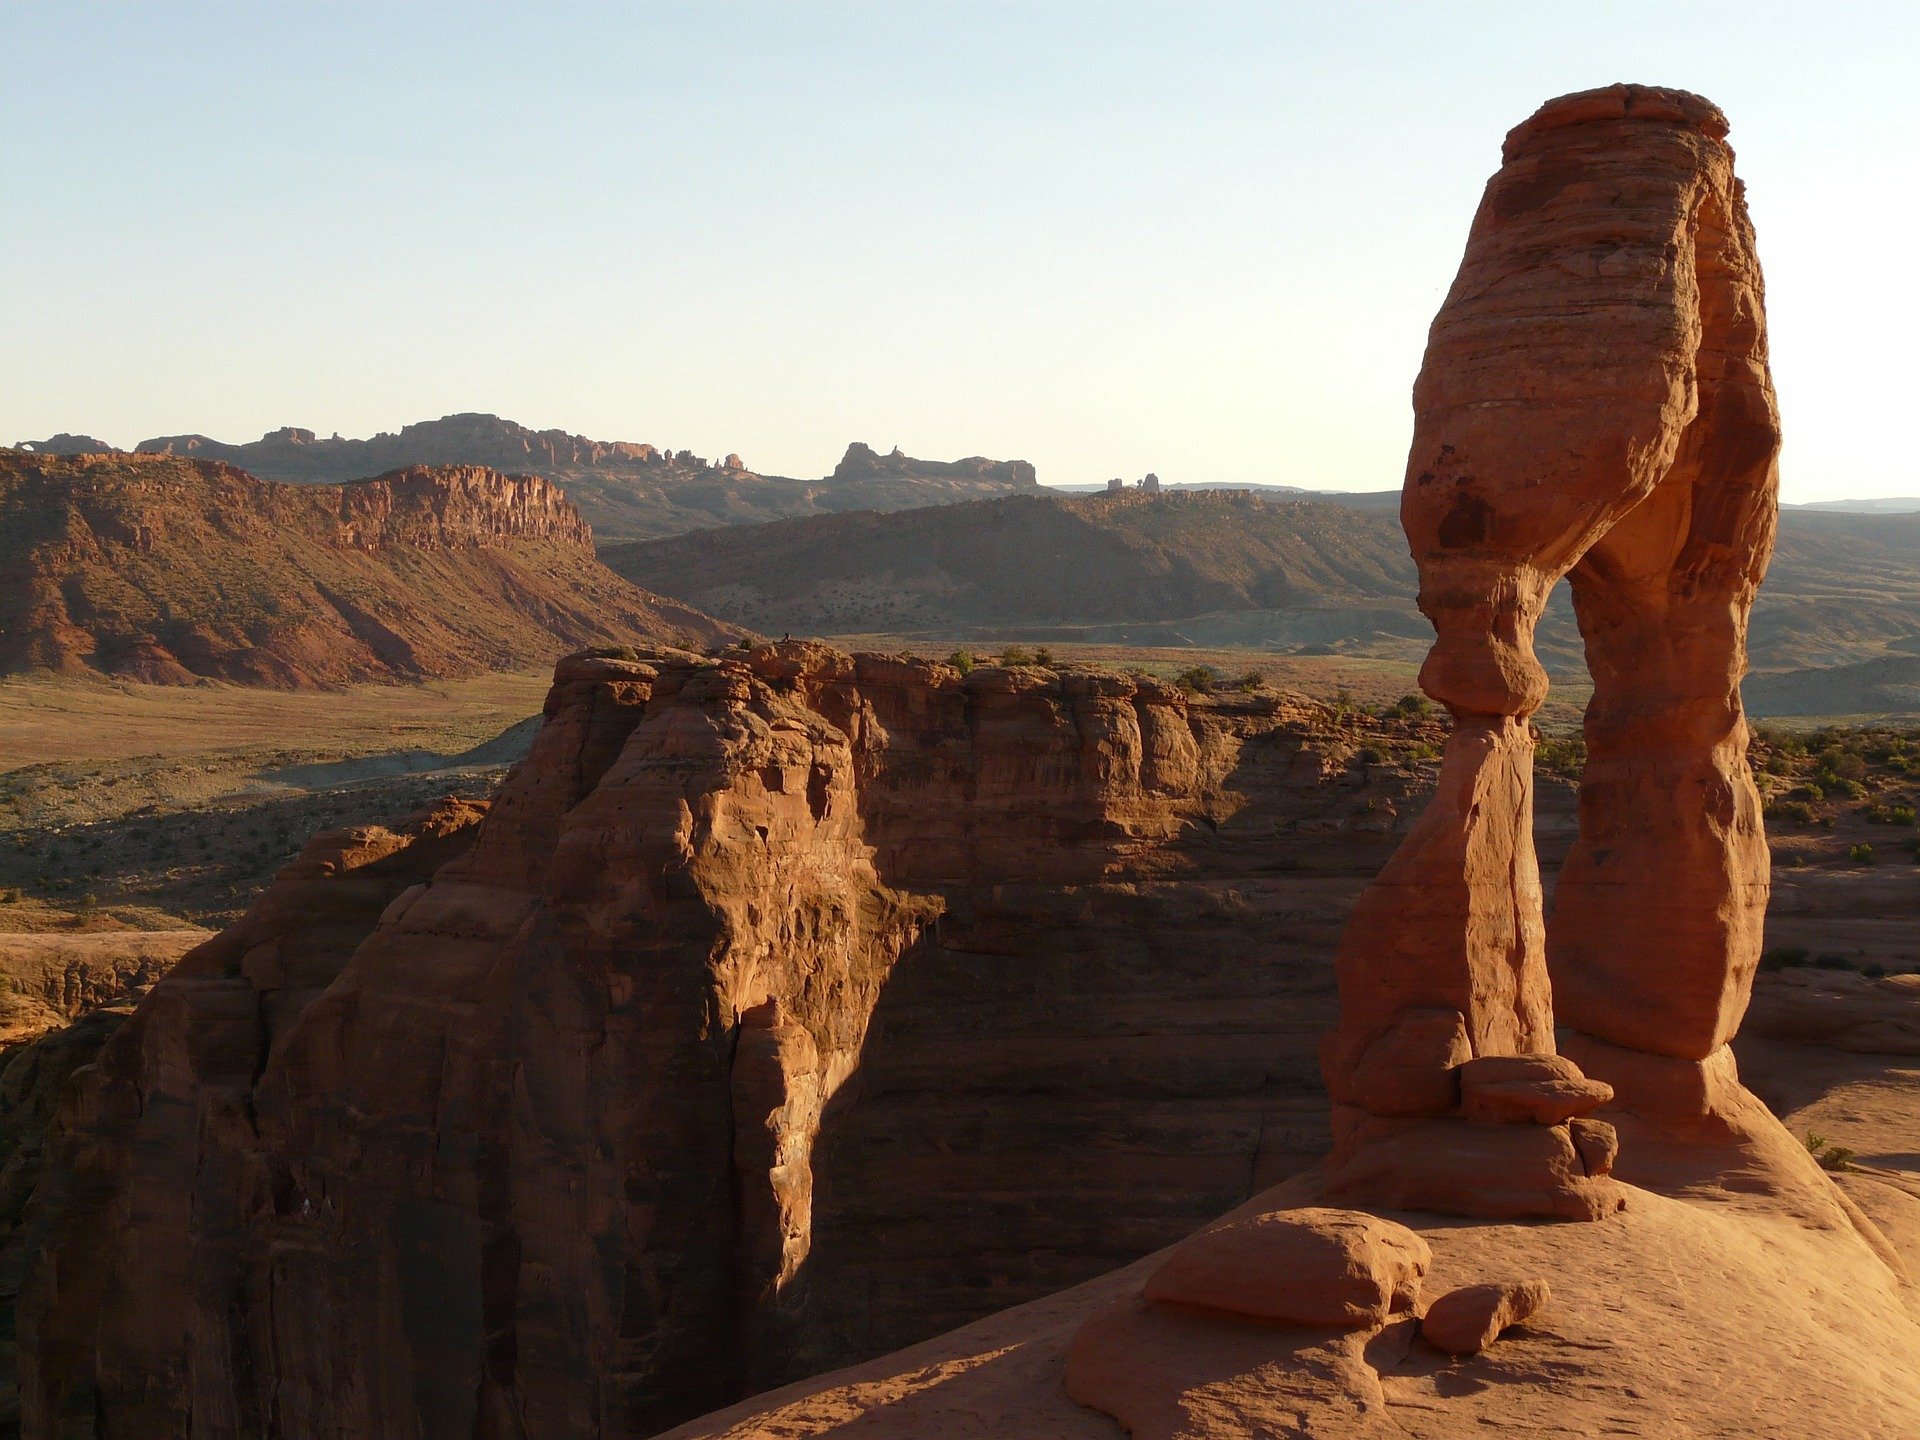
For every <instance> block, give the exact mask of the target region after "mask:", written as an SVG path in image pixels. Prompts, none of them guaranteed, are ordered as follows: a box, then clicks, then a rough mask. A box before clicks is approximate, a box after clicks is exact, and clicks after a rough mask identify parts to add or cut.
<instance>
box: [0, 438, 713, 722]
mask: <svg viewBox="0 0 1920 1440" xmlns="http://www.w3.org/2000/svg"><path fill="white" fill-rule="evenodd" d="M0 612H5V613H7V614H8V615H9V616H10V619H9V621H8V623H7V624H6V625H5V626H4V627H0V672H8V671H20V670H39V669H48V670H56V671H62V672H67V673H76V674H82V675H84V674H88V673H95V674H109V675H115V676H120V677H123V678H127V679H133V680H141V681H146V682H149V683H160V684H188V683H192V682H193V681H194V680H195V679H196V678H201V677H204V678H213V679H220V680H230V681H238V682H241V683H251V684H267V685H275V686H282V687H297V686H307V685H319V684H342V683H347V682H351V681H360V680H394V679H424V678H428V677H434V676H451V675H461V674H473V673H477V672H480V671H485V670H505V669H516V670H517V669H525V668H528V667H529V666H533V667H544V666H545V665H547V664H549V663H551V661H552V659H553V657H554V656H555V655H556V654H559V653H564V652H565V651H567V650H571V649H576V648H578V647H579V646H581V645H587V644H621V643H629V642H633V641H644V642H651V643H666V644H684V645H702V646H703V645H709V644H713V643H716V642H723V641H730V640H732V639H735V638H737V637H738V635H739V634H740V632H739V631H738V630H736V629H734V628H733V627H731V626H728V625H724V624H722V623H720V622H718V621H715V620H713V619H711V618H709V617H708V616H706V615H703V614H701V613H700V612H698V611H695V610H691V609H688V608H687V607H686V606H683V605H679V604H677V603H675V602H673V601H669V600H663V599H662V598H660V597H659V596H656V595H650V594H648V593H647V592H645V591H643V590H639V589H637V588H635V587H634V586H632V585H630V584H628V583H627V582H626V581H624V580H622V579H620V577H619V576H617V575H615V574H613V573H612V572H611V571H609V570H607V569H606V568H605V567H604V566H602V565H601V564H600V563H599V562H598V561H597V560H596V558H595V556H594V551H593V537H592V534H591V532H590V531H589V530H588V527H587V523H586V521H585V520H583V519H582V518H581V515H580V512H579V511H578V510H576V509H575V508H574V506H573V505H572V503H571V502H570V501H569V500H568V499H567V497H566V496H565V495H563V494H562V493H561V492H560V490H559V488H558V487H557V486H555V485H553V484H552V483H550V482H549V481H546V480H543V479H540V478H538V477H535V476H525V475H522V476H508V475H502V474H500V473H498V472H497V471H493V470H489V469H485V468H482V467H479V466H472V465H466V466H445V467H439V468H433V467H427V466H412V467H409V468H406V469H403V470H399V471H395V472H393V473H391V474H389V475H385V476H382V477H380V478H378V479H373V480H364V481H359V482H357V483H354V484H348V485H281V484H273V483H269V482H266V481H261V480H256V479H255V478H254V477H252V476H251V475H248V474H246V473H245V472H243V471H240V470H236V469H234V468H233V467H232V466H230V465H227V464H224V463H221V462H218V461H206V460H183V459H172V458H168V457H165V456H155V455H78V456H37V455H26V454H21V453H19V452H0Z"/></svg>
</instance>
